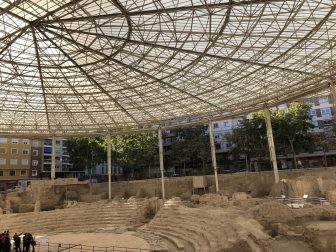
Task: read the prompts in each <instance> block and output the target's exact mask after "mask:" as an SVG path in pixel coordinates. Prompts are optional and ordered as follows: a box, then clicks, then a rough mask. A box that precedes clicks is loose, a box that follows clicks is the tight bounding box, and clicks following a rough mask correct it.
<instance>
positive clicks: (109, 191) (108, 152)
mask: <svg viewBox="0 0 336 252" xmlns="http://www.w3.org/2000/svg"><path fill="white" fill-rule="evenodd" d="M106 142H107V176H108V195H109V200H111V199H112V190H111V183H112V181H111V175H112V158H111V135H110V133H109V134H107V136H106Z"/></svg>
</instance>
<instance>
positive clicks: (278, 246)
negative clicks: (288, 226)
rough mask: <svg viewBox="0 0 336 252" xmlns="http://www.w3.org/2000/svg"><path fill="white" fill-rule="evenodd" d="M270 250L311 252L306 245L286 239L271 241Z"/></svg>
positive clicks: (276, 251)
mask: <svg viewBox="0 0 336 252" xmlns="http://www.w3.org/2000/svg"><path fill="white" fill-rule="evenodd" d="M271 248H272V252H284V251H286V252H313V250H312V249H310V248H309V247H308V245H307V244H306V243H304V242H302V241H295V240H287V239H279V240H274V241H271Z"/></svg>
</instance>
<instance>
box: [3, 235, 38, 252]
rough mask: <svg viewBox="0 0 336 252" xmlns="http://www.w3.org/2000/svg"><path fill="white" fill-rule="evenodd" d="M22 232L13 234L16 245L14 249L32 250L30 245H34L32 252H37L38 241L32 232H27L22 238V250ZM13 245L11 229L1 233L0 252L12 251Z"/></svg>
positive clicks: (26, 251)
mask: <svg viewBox="0 0 336 252" xmlns="http://www.w3.org/2000/svg"><path fill="white" fill-rule="evenodd" d="M22 234H23V233H21V234H17V233H15V234H14V235H13V240H14V247H13V249H14V250H15V252H21V251H22V252H30V247H32V250H31V251H32V252H35V245H36V241H35V240H34V237H33V236H32V234H30V233H25V234H24V236H23V238H22V250H21V237H20V236H21V235H22ZM11 251H12V246H11V237H10V235H9V230H7V231H5V232H3V233H2V234H0V252H11Z"/></svg>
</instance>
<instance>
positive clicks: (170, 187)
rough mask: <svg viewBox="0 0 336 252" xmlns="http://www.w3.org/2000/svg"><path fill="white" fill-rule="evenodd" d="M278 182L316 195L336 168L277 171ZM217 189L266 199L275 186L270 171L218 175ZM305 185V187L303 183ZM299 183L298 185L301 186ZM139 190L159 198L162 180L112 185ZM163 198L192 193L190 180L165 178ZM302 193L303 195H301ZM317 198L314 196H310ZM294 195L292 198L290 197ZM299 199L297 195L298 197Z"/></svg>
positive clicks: (128, 192) (122, 191) (96, 190)
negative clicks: (295, 183)
mask: <svg viewBox="0 0 336 252" xmlns="http://www.w3.org/2000/svg"><path fill="white" fill-rule="evenodd" d="M279 173H280V179H287V180H294V179H298V178H300V177H301V180H300V181H302V182H299V183H298V184H299V187H302V188H305V187H307V190H308V191H307V192H306V191H305V190H306V189H302V190H299V192H298V193H308V194H309V193H312V192H311V191H312V190H316V187H318V189H319V190H318V193H320V192H321V191H322V192H323V191H327V190H330V187H332V186H333V185H330V181H335V180H336V167H333V168H314V169H298V170H289V171H279ZM206 177H207V181H208V184H209V185H210V187H209V191H210V192H214V191H215V188H214V176H212V175H208V176H206ZM310 178H314V179H315V182H314V183H315V184H316V186H314V188H313V189H312V190H311V191H309V190H310V189H309V188H310V185H309V182H310V180H311V179H310ZM218 182H219V189H220V192H221V193H222V194H225V195H228V196H231V195H232V194H233V193H234V192H248V193H251V194H252V196H265V195H268V194H269V193H270V192H271V191H272V187H273V185H274V177H273V172H271V171H270V172H257V173H236V174H219V175H218ZM305 182H308V184H305ZM300 183H301V184H300ZM91 190H92V193H93V194H101V193H104V192H105V193H106V192H107V191H108V184H107V183H99V184H93V185H92V188H91ZM139 190H142V191H143V192H144V193H145V194H147V196H149V197H153V196H161V180H160V179H149V180H137V181H120V182H113V183H112V196H118V195H119V196H132V195H136V194H137V193H138V191H139ZM165 191H166V197H167V198H169V197H173V196H181V195H182V194H183V193H185V192H190V193H191V192H192V177H179V178H166V179H165ZM301 191H302V192H301ZM314 194H315V195H316V193H313V194H312V195H314ZM293 196H294V195H293ZM299 196H300V195H299Z"/></svg>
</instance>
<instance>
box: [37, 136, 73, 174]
mask: <svg viewBox="0 0 336 252" xmlns="http://www.w3.org/2000/svg"><path fill="white" fill-rule="evenodd" d="M65 142H66V139H64V138H61V137H57V138H56V148H55V150H56V178H57V177H62V178H67V177H74V176H76V172H75V171H73V170H72V167H73V166H72V164H71V162H70V156H69V153H68V151H67V148H66V145H65ZM52 151H53V150H52V139H51V138H46V139H44V142H43V164H42V170H41V172H42V173H43V176H46V177H50V173H51V158H52Z"/></svg>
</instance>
